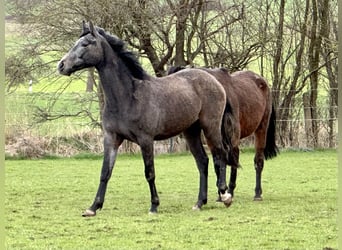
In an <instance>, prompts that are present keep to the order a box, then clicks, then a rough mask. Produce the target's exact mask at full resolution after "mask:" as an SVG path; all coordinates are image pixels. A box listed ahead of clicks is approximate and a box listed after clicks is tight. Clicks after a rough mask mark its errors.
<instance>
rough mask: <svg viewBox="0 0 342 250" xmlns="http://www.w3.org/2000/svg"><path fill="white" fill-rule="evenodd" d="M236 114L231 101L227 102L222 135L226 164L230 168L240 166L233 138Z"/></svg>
mask: <svg viewBox="0 0 342 250" xmlns="http://www.w3.org/2000/svg"><path fill="white" fill-rule="evenodd" d="M234 120H235V117H234V114H233V109H232V106H231V104H230V102H229V100H228V99H227V100H226V107H225V109H224V113H223V118H222V125H221V135H222V144H223V147H224V150H225V151H226V156H227V159H226V162H227V164H228V165H230V166H238V165H239V162H238V161H239V160H238V158H237V155H236V154H235V153H234V149H233V143H232V138H233V135H234Z"/></svg>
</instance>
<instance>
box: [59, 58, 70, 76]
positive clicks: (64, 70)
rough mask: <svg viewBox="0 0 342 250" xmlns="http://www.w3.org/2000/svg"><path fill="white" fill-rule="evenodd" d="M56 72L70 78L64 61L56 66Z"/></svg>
mask: <svg viewBox="0 0 342 250" xmlns="http://www.w3.org/2000/svg"><path fill="white" fill-rule="evenodd" d="M57 70H58V72H59V73H60V74H62V75H66V76H70V75H71V72H70V71H69V70H67V68H66V66H65V60H64V59H62V60H61V61H60V62H59V63H58V65H57Z"/></svg>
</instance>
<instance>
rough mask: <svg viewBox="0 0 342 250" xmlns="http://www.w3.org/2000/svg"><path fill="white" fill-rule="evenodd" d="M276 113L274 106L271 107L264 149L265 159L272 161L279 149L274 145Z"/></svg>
mask: <svg viewBox="0 0 342 250" xmlns="http://www.w3.org/2000/svg"><path fill="white" fill-rule="evenodd" d="M275 123H276V113H275V109H274V106H273V105H272V113H271V117H270V121H269V124H268V129H267V135H266V146H265V149H264V155H265V159H266V160H268V159H272V158H273V157H276V156H277V154H278V153H279V149H278V147H277V145H276V142H275V141H276V124H275Z"/></svg>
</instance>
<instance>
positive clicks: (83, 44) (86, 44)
mask: <svg viewBox="0 0 342 250" xmlns="http://www.w3.org/2000/svg"><path fill="white" fill-rule="evenodd" d="M88 45H89V43H81V46H82V47H87V46H88Z"/></svg>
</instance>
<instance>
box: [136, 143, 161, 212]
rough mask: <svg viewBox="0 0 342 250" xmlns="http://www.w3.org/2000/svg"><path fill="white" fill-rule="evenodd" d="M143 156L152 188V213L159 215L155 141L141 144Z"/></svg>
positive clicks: (148, 180)
mask: <svg viewBox="0 0 342 250" xmlns="http://www.w3.org/2000/svg"><path fill="white" fill-rule="evenodd" d="M140 147H141V152H142V156H143V159H144V164H145V178H146V181H147V182H148V185H149V187H150V193H151V208H150V213H157V212H158V210H157V208H158V206H159V197H158V192H157V188H156V185H155V170H154V159H153V157H154V156H153V154H154V152H153V140H152V141H151V142H149V143H143V144H140Z"/></svg>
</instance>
